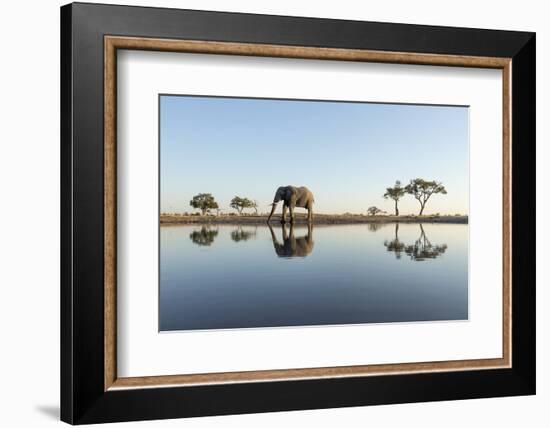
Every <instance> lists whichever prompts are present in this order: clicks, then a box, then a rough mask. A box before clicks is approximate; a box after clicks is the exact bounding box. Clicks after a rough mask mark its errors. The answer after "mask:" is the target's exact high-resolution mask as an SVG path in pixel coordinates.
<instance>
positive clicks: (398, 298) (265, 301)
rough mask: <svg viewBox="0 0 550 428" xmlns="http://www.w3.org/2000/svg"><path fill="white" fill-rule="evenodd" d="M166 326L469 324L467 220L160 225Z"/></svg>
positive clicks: (162, 306)
mask: <svg viewBox="0 0 550 428" xmlns="http://www.w3.org/2000/svg"><path fill="white" fill-rule="evenodd" d="M160 246H161V248H160V317H159V318H160V319H159V322H160V330H161V331H171V330H172V331H173V330H198V329H224V328H251V327H283V326H311V325H335V324H363V323H389V322H410V321H442V320H465V319H467V318H468V225H464V224H410V223H407V224H354V225H329V226H327V225H316V226H313V227H307V226H305V225H302V226H300V225H298V226H295V227H292V228H290V227H289V226H288V225H287V226H286V227H282V226H281V225H279V224H277V225H275V224H273V225H272V227H271V228H269V227H267V225H259V226H249V225H243V226H236V225H235V226H231V225H218V226H216V225H181V226H162V227H161V228H160Z"/></svg>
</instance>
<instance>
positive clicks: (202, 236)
mask: <svg viewBox="0 0 550 428" xmlns="http://www.w3.org/2000/svg"><path fill="white" fill-rule="evenodd" d="M216 236H218V229H210V228H209V227H207V226H202V227H201V228H200V230H194V231H193V232H191V234H190V235H189V239H191V241H193V243H194V244H197V245H200V246H205V247H209V246H210V245H212V243H213V242H214V239H216Z"/></svg>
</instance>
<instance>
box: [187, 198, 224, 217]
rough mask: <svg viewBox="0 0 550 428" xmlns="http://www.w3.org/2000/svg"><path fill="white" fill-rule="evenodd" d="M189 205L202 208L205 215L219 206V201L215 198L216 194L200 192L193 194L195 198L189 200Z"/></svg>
mask: <svg viewBox="0 0 550 428" xmlns="http://www.w3.org/2000/svg"><path fill="white" fill-rule="evenodd" d="M189 205H191V206H192V207H193V208H197V209H199V210H201V213H202V215H205V214H206V213H207V212H208V211H209V210H215V209H218V208H219V206H218V203H217V202H216V201H215V200H214V196H212V195H211V194H210V193H199V194H198V195H195V196H193V199H191V200H190V201H189Z"/></svg>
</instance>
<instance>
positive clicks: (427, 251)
mask: <svg viewBox="0 0 550 428" xmlns="http://www.w3.org/2000/svg"><path fill="white" fill-rule="evenodd" d="M419 226H420V236H419V237H418V239H417V240H416V241H415V242H414V243H413V244H410V245H406V244H404V243H403V242H401V241H400V240H399V223H397V224H396V225H395V236H394V239H393V240H391V241H385V242H384V245H385V246H386V248H387V250H388V251H392V252H394V253H395V257H396V258H398V259H400V258H401V254H402V253H405V254H406V255H408V256H409V257H410V259H411V260H413V261H416V262H421V261H424V260H428V259H435V258H437V257H439V256H441V255H442V254H443V253H445V251H447V244H442V245H433V244H432V243H431V242H430V240H429V239H428V237H427V236H426V232H425V231H424V227H423V226H422V224H419Z"/></svg>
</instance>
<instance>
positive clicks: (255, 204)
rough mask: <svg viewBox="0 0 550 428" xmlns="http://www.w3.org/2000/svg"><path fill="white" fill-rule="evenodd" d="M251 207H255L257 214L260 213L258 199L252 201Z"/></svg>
mask: <svg viewBox="0 0 550 428" xmlns="http://www.w3.org/2000/svg"><path fill="white" fill-rule="evenodd" d="M250 208H254V212H255V213H256V215H258V201H257V200H256V199H254V200H253V201H252V205H250Z"/></svg>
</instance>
